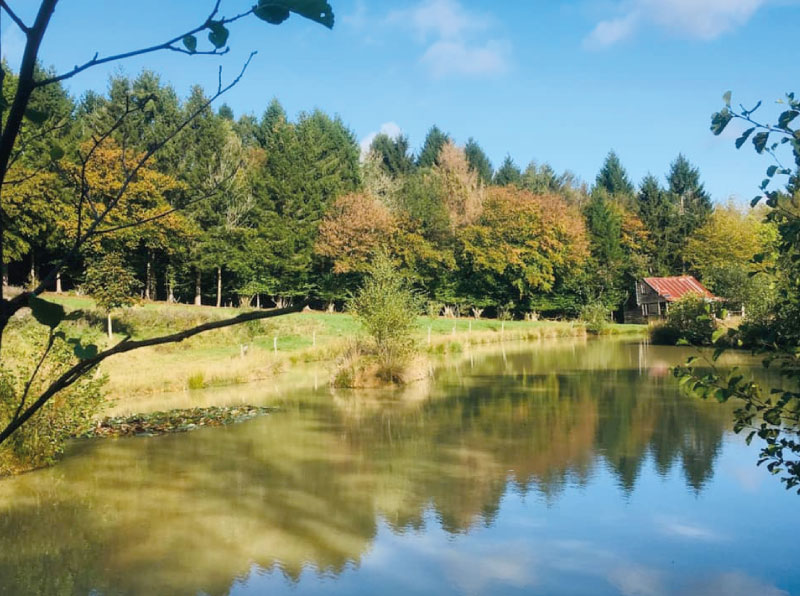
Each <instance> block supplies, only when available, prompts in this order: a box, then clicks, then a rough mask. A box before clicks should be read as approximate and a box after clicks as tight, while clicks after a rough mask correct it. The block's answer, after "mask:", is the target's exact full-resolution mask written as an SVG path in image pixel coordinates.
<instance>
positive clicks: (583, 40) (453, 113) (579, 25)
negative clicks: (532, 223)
mask: <svg viewBox="0 0 800 596" xmlns="http://www.w3.org/2000/svg"><path fill="white" fill-rule="evenodd" d="M331 3H332V5H333V8H334V11H335V13H336V17H337V23H336V26H335V28H334V29H333V31H328V30H327V29H325V28H323V27H321V26H319V25H315V24H313V23H310V22H308V21H304V20H303V19H300V18H298V17H293V18H291V19H290V20H289V21H287V22H286V23H285V24H283V25H282V26H280V27H273V26H270V25H267V24H265V23H262V22H261V21H258V20H256V19H254V18H249V19H246V20H244V21H241V22H239V23H237V24H235V25H233V26H232V32H231V37H230V40H229V45H230V47H231V51H230V53H229V54H227V55H226V56H224V57H202V56H196V57H187V56H184V55H180V54H174V53H166V54H165V53H161V54H155V55H150V56H148V57H146V58H140V59H132V60H129V61H126V62H124V63H122V64H121V65H118V66H116V67H113V69H117V70H119V69H121V70H122V72H124V73H126V74H130V75H135V74H136V73H138V72H139V71H140V70H141V69H142V68H149V69H152V70H155V71H157V72H159V73H160V74H161V75H162V77H163V79H164V80H166V81H169V82H170V83H172V84H173V85H174V87H175V88H176V90H177V91H178V92H179V93H180V94H181V95H186V94H187V92H188V90H189V88H190V86H191V85H192V84H194V83H199V84H201V85H203V86H205V87H206V88H209V89H211V88H213V87H215V86H216V80H217V67H218V65H222V67H223V69H224V70H223V76H224V77H233V76H234V75H235V74H236V73H237V72H238V70H239V68H240V67H241V65H242V63H243V62H244V60H245V59H246V57H247V55H248V54H249V52H250V51H251V50H258V55H257V56H256V58H255V59H254V61H253V63H252V65H251V67H250V69H249V71H248V72H247V74H246V76H245V78H244V80H243V81H242V82H241V83H240V84H239V85H238V86H237V87H236V88H235V89H233V90H232V91H231V92H230V93H229V95H228V96H227V97H226V98H225V101H226V102H227V103H228V104H229V105H230V106H231V107H232V108H233V109H234V112H235V113H236V114H237V116H238V115H240V114H242V113H245V112H255V113H258V114H260V113H261V112H262V111H263V109H264V108H265V107H266V104H267V102H268V101H269V100H270V99H271V98H272V97H277V98H278V99H279V100H280V101H281V102H282V103H283V104H284V106H285V107H286V108H287V110H288V111H289V113H290V114H292V115H294V114H296V113H297V112H299V111H301V110H311V109H313V108H317V107H318V108H321V109H323V110H325V111H327V112H329V113H333V114H338V115H340V116H341V117H342V119H343V120H344V121H345V122H346V123H347V124H348V125H349V126H350V127H351V128H352V129H353V131H354V133H355V134H356V136H357V137H358V138H359V139H360V140H362V139H365V138H368V137H369V135H370V134H374V133H375V132H376V131H378V130H385V131H389V132H396V131H398V130H401V131H402V132H403V133H405V134H407V135H409V137H410V139H411V143H412V145H413V146H415V147H417V146H419V145H420V144H421V143H422V141H423V139H424V136H425V133H426V131H427V130H428V128H429V127H430V126H431V125H432V124H434V123H435V124H437V125H439V126H440V127H441V128H443V129H444V130H446V131H448V132H450V133H451V135H452V136H453V137H454V138H455V139H456V141H457V142H459V143H464V142H465V141H466V140H467V139H468V138H469V137H470V136H472V137H475V138H476V139H477V140H478V141H479V142H480V144H481V145H482V146H483V147H484V149H485V150H486V151H487V153H488V154H489V156H490V158H491V159H492V161H493V162H494V163H495V165H497V164H499V163H500V162H501V161H502V159H503V157H504V156H505V155H506V154H507V153H508V154H511V156H512V157H513V158H514V159H515V161H516V162H517V163H518V164H519V165H521V166H524V165H525V164H527V163H528V162H529V161H531V160H536V161H538V162H549V163H550V164H552V165H553V166H554V167H555V168H556V169H557V170H563V169H570V170H572V171H573V172H575V173H576V174H577V175H578V176H579V177H580V178H582V179H584V180H586V181H588V182H591V181H593V180H594V177H595V175H596V173H597V170H598V168H599V167H600V165H601V164H602V161H603V158H604V157H605V155H606V153H607V152H608V151H609V149H611V148H613V149H615V150H616V151H617V153H618V154H619V155H620V157H621V159H622V162H623V164H624V165H625V166H626V167H627V169H628V171H629V173H630V175H631V177H632V178H633V179H634V181H636V182H638V181H639V180H640V179H641V178H642V176H644V175H645V174H646V173H647V172H649V171H650V172H653V173H655V174H657V175H659V176H661V175H663V174H664V173H665V172H666V170H667V168H668V165H669V163H670V161H671V160H672V159H674V157H675V156H676V155H677V154H678V153H679V152H683V153H684V154H685V155H687V157H689V159H690V160H691V161H693V162H694V163H695V164H696V165H698V166H699V167H700V170H701V173H702V175H703V179H704V181H705V183H706V187H707V188H708V189H709V190H710V191H711V193H712V195H713V197H714V198H715V200H717V201H725V200H726V199H727V198H728V197H730V196H735V197H738V198H739V199H740V200H748V199H749V198H751V197H752V196H753V195H754V194H756V191H757V185H758V183H759V182H760V180H761V179H762V177H763V175H762V174H763V171H764V169H765V168H766V166H767V165H769V164H768V163H767V162H766V161H765V159H764V158H760V157H758V156H756V154H755V153H754V152H753V151H752V150H751V149H746V150H745V149H743V150H742V151H736V149H735V148H734V147H733V139H734V138H735V136H736V135H735V134H734V132H735V131H731V133H730V134H729V133H726V134H725V135H724V136H723V137H722V138H715V137H713V136H712V135H711V133H710V132H709V130H708V125H709V119H710V115H711V113H712V112H713V111H716V110H717V109H719V108H720V106H721V101H722V100H721V96H722V94H723V93H724V92H725V91H726V90H728V89H730V90H732V91H733V93H734V100H735V101H736V100H740V101H743V102H745V103H748V104H750V103H755V101H756V100H759V99H763V100H764V102H765V108H764V110H765V114H773V113H777V111H778V110H779V106H776V105H775V104H774V100H775V99H778V98H779V97H781V96H782V95H783V94H784V93H785V92H787V91H791V90H796V91H800V89H793V87H792V86H793V85H794V84H795V82H796V79H795V77H796V75H797V72H796V49H795V46H794V39H795V38H796V34H797V25H798V23H800V3H798V2H797V1H796V0H562V1H558V0H528V1H522V0H520V1H514V2H502V3H498V2H492V1H489V0H412V1H406V2H401V1H399V0H398V1H382V2H367V1H366V0H332V2H331ZM36 4H38V3H35V2H32V1H31V0H16V2H14V1H13V0H12V2H11V5H12V7H14V8H15V9H17V10H18V12H20V13H21V14H22V15H24V16H25V17H26V18H28V19H29V20H30V15H29V14H26V11H30V10H31V9H32V8H34V7H35V5H36ZM98 4H99V3H96V2H89V1H88V0H82V1H74V0H73V1H72V2H68V1H67V0H62V2H61V5H60V7H59V8H58V10H57V12H56V14H55V16H54V18H53V21H52V27H51V30H50V32H49V34H48V37H47V39H46V41H45V43H44V46H43V49H42V54H41V55H42V58H43V61H44V62H45V63H46V64H53V65H55V66H56V67H57V69H59V70H64V69H67V68H69V67H71V66H72V65H74V64H77V63H81V62H84V61H85V60H86V59H88V58H90V57H91V56H92V55H93V54H94V52H95V51H100V53H101V55H103V54H104V53H107V52H117V51H124V50H127V49H131V48H134V47H140V46H143V45H149V44H151V43H155V42H159V41H162V40H164V39H166V38H167V37H168V36H172V35H174V34H175V33H177V32H181V31H183V30H185V29H188V28H190V27H191V26H193V25H195V24H197V23H199V22H200V21H202V20H203V19H204V18H205V16H206V15H207V13H208V11H209V10H210V7H211V5H212V4H213V3H212V1H211V0H202V1H201V0H168V1H165V0H160V1H155V0H140V1H138V2H120V1H111V2H104V3H102V4H103V5H104V9H103V11H102V12H100V11H97V10H96V7H97V6H98ZM251 4H252V0H250V1H249V2H248V1H247V0H223V2H222V13H223V14H227V15H231V14H234V13H238V12H241V10H244V9H247V8H249V6H250V5H251ZM0 33H1V34H2V38H1V40H2V52H3V55H5V56H7V57H8V58H9V59H10V60H11V61H12V63H13V61H14V60H15V59H18V58H19V55H20V48H21V43H22V38H21V35H20V34H18V33H16V31H15V30H14V29H13V25H12V24H11V23H10V21H9V20H8V19H5V20H4V21H3V22H2V24H0ZM113 69H112V68H96V69H93V70H91V71H88V72H86V73H84V74H82V75H80V76H79V77H76V78H75V79H73V80H72V81H71V82H70V83H69V88H70V90H71V91H72V92H73V93H74V94H76V95H77V94H80V93H82V92H83V91H84V90H86V89H95V90H103V89H105V88H106V85H107V80H108V76H109V75H110V73H111V72H112V70H113Z"/></svg>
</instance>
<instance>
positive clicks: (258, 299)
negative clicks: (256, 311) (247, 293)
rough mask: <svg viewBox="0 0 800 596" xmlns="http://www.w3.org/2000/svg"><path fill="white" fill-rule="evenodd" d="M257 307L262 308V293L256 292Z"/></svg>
mask: <svg viewBox="0 0 800 596" xmlns="http://www.w3.org/2000/svg"><path fill="white" fill-rule="evenodd" d="M256 308H261V294H256Z"/></svg>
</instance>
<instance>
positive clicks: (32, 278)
mask: <svg viewBox="0 0 800 596" xmlns="http://www.w3.org/2000/svg"><path fill="white" fill-rule="evenodd" d="M28 282H29V283H30V288H31V289H33V288H35V287H36V259H35V257H34V256H33V251H31V271H30V273H29V274H28Z"/></svg>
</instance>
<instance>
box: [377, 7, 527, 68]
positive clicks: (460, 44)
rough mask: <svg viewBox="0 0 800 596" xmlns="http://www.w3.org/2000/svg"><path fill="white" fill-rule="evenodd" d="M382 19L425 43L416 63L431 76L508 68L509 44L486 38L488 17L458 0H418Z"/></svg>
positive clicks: (490, 19) (488, 23) (504, 41)
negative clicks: (475, 11) (405, 29)
mask: <svg viewBox="0 0 800 596" xmlns="http://www.w3.org/2000/svg"><path fill="white" fill-rule="evenodd" d="M386 22H387V23H388V24H389V25H391V26H401V27H406V28H408V29H410V30H411V31H412V33H413V34H414V36H415V37H416V39H417V40H418V41H419V42H420V43H423V44H425V45H426V46H427V47H426V49H425V51H424V52H423V54H422V57H421V58H420V63H421V64H423V65H424V66H425V67H427V69H428V71H429V72H430V73H431V74H432V75H433V76H435V77H444V76H447V75H462V76H464V75H466V76H487V75H490V76H491V75H497V74H502V73H504V72H506V71H508V69H509V60H510V57H511V43H510V42H509V41H508V40H503V39H486V38H485V32H486V31H487V30H488V29H489V28H490V27H491V25H492V24H493V20H492V18H491V17H490V16H487V15H484V14H478V13H473V12H470V11H468V10H467V9H466V8H464V6H462V5H461V3H460V2H458V0H422V1H421V2H419V3H418V4H417V5H416V6H414V7H413V8H410V9H407V10H399V11H394V12H392V13H390V14H389V16H388V17H387V19H386Z"/></svg>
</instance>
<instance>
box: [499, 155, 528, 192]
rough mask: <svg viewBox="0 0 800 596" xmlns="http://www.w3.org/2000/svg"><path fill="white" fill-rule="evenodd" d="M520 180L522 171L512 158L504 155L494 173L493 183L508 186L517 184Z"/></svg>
mask: <svg viewBox="0 0 800 596" xmlns="http://www.w3.org/2000/svg"><path fill="white" fill-rule="evenodd" d="M521 181H522V172H521V171H520V169H519V167H518V166H517V164H515V163H514V160H513V159H511V156H510V155H506V158H505V160H503V165H502V166H500V168H499V169H498V170H497V172H495V174H494V184H495V185H496V186H508V185H510V184H513V185H515V186H519V184H520V182H521Z"/></svg>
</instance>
